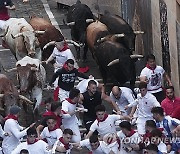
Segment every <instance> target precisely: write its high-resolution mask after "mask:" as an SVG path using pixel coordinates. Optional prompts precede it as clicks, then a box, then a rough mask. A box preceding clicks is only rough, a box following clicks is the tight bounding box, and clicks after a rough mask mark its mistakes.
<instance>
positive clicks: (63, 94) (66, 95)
mask: <svg viewBox="0 0 180 154" xmlns="http://www.w3.org/2000/svg"><path fill="white" fill-rule="evenodd" d="M58 97H59V99H60V102H61V101H63V100H65V99H66V98H69V91H66V90H63V89H61V88H59V94H58Z"/></svg>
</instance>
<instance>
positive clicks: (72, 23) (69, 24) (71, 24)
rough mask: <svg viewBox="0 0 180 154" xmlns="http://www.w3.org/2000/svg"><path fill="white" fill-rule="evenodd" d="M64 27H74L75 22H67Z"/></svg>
mask: <svg viewBox="0 0 180 154" xmlns="http://www.w3.org/2000/svg"><path fill="white" fill-rule="evenodd" d="M66 25H68V26H73V25H75V22H74V21H73V22H69V23H66Z"/></svg>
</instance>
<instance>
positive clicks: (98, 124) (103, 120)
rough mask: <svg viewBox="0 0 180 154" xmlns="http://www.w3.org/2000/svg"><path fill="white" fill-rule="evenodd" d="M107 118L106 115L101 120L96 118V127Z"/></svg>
mask: <svg viewBox="0 0 180 154" xmlns="http://www.w3.org/2000/svg"><path fill="white" fill-rule="evenodd" d="M107 117H108V114H105V115H104V118H103V119H102V120H100V119H98V118H97V121H98V123H97V125H98V126H99V123H100V122H103V121H105V120H106V119H107Z"/></svg>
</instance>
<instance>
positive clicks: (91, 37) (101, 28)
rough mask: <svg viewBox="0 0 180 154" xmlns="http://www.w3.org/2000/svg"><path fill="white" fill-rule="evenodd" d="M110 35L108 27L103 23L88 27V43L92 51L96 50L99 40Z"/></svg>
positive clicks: (97, 22)
mask: <svg viewBox="0 0 180 154" xmlns="http://www.w3.org/2000/svg"><path fill="white" fill-rule="evenodd" d="M108 34H109V32H108V29H107V26H106V25H104V24H103V23H101V22H99V21H96V22H93V23H91V24H90V25H89V26H88V27H87V43H88V47H89V49H90V50H91V51H93V50H94V45H95V44H96V42H97V40H98V39H100V38H101V37H104V36H107V35H108Z"/></svg>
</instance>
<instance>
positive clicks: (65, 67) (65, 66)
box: [63, 63, 68, 71]
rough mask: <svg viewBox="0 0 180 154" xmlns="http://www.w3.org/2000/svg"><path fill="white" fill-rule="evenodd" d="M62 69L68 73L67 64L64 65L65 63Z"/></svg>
mask: <svg viewBox="0 0 180 154" xmlns="http://www.w3.org/2000/svg"><path fill="white" fill-rule="evenodd" d="M63 68H64V69H65V70H66V71H68V68H67V64H66V63H65V64H64V65H63Z"/></svg>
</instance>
